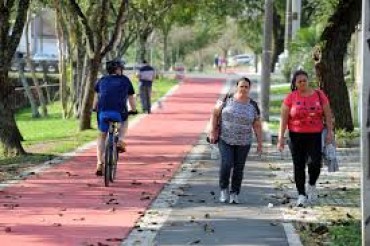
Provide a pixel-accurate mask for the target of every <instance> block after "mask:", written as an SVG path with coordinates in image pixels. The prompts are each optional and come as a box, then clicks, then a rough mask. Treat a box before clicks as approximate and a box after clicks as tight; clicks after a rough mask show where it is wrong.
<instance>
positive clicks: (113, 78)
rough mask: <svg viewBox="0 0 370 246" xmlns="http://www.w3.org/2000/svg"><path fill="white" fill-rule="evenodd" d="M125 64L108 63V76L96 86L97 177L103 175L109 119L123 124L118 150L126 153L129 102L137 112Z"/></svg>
mask: <svg viewBox="0 0 370 246" xmlns="http://www.w3.org/2000/svg"><path fill="white" fill-rule="evenodd" d="M123 68H124V63H123V62H122V61H121V60H119V59H115V60H112V61H108V62H107V63H106V70H107V72H108V75H106V76H104V77H102V78H101V79H100V80H98V82H97V83H96V85H95V92H96V94H95V98H94V105H93V109H94V111H96V112H97V121H98V128H99V131H100V132H99V136H98V142H97V167H96V175H97V176H101V175H102V174H103V171H102V170H103V165H104V162H103V160H104V158H103V153H104V149H105V138H106V136H107V132H108V128H109V125H108V123H107V121H106V119H107V118H112V119H115V120H117V121H118V122H121V124H120V129H119V136H118V143H117V149H118V150H119V151H120V152H124V151H125V143H124V141H123V138H124V136H125V133H126V131H127V128H128V124H127V118H128V109H127V100H128V102H129V104H130V108H131V110H132V111H133V112H136V101H135V98H134V94H135V91H134V88H133V86H132V83H131V81H130V79H129V78H128V77H126V76H125V75H123V74H122V73H123Z"/></svg>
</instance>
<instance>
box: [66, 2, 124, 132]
mask: <svg viewBox="0 0 370 246" xmlns="http://www.w3.org/2000/svg"><path fill="white" fill-rule="evenodd" d="M69 3H70V6H71V10H72V12H73V13H74V14H75V15H76V16H78V17H79V19H80V21H81V24H82V25H83V28H84V29H83V34H84V35H85V36H86V38H87V42H86V48H87V53H88V55H89V58H88V64H89V73H88V77H87V83H86V85H85V88H84V94H83V100H82V105H81V115H80V130H86V129H90V128H91V111H90V110H91V108H92V103H93V98H94V84H95V82H96V79H97V77H98V73H99V70H100V65H101V61H102V59H103V58H104V56H105V55H106V54H107V53H108V52H109V51H111V50H112V49H114V48H115V47H116V46H117V44H118V41H119V40H120V38H121V34H122V26H123V24H124V22H125V13H126V10H127V7H128V0H123V1H121V3H120V4H119V6H118V10H117V18H116V19H115V20H114V25H113V32H112V34H111V35H110V37H108V35H107V34H108V28H109V26H108V25H107V23H108V20H109V17H110V13H111V9H110V4H111V1H107V0H106V1H102V2H101V3H95V4H94V3H91V5H94V7H95V8H94V10H95V11H94V16H88V15H87V12H86V11H85V13H84V11H83V8H81V6H80V5H79V4H78V3H77V2H76V1H75V0H70V1H69Z"/></svg>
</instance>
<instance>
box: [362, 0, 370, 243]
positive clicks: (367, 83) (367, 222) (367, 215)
mask: <svg viewBox="0 0 370 246" xmlns="http://www.w3.org/2000/svg"><path fill="white" fill-rule="evenodd" d="M361 22H362V59H361V60H362V64H361V74H362V76H361V77H362V83H361V87H362V88H361V94H360V97H361V107H362V108H361V112H362V114H361V116H362V117H361V162H362V199H361V200H362V245H363V246H365V245H370V166H369V161H370V151H369V147H370V92H369V91H370V3H369V0H362V21H361Z"/></svg>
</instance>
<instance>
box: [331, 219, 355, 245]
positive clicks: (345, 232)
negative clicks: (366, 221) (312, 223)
mask: <svg viewBox="0 0 370 246" xmlns="http://www.w3.org/2000/svg"><path fill="white" fill-rule="evenodd" d="M329 234H330V237H331V243H330V245H333V246H334V245H335V246H347V245H353V246H357V245H358V246H360V245H361V222H360V221H357V220H349V221H342V222H341V223H337V224H336V225H334V226H332V227H329Z"/></svg>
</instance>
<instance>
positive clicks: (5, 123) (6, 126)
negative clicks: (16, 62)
mask: <svg viewBox="0 0 370 246" xmlns="http://www.w3.org/2000/svg"><path fill="white" fill-rule="evenodd" d="M29 3H30V1H29V0H18V1H16V0H13V1H2V2H1V4H0V13H1V15H0V119H1V120H0V142H1V144H2V146H3V152H4V155H5V156H12V155H23V154H25V153H26V152H25V150H24V149H23V147H22V144H21V140H22V135H21V133H20V131H19V129H18V126H17V124H16V122H15V118H14V109H13V100H12V96H13V93H14V85H13V84H12V83H11V81H10V80H9V77H8V71H9V68H10V64H11V61H12V58H13V56H14V54H15V52H16V49H17V47H18V44H19V41H20V39H21V36H22V33H23V29H24V25H25V22H26V18H27V10H28V8H29Z"/></svg>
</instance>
